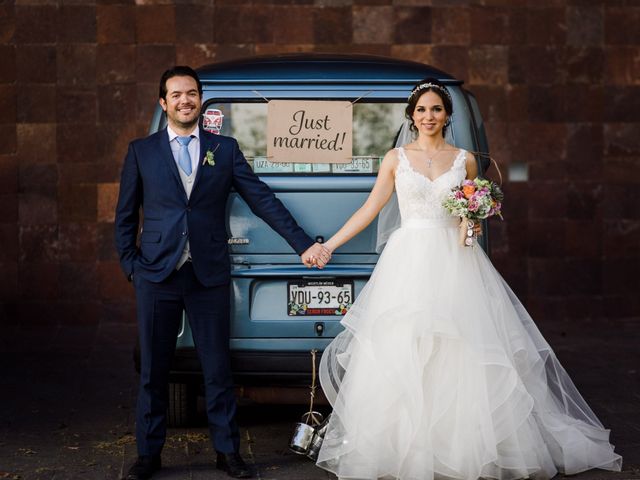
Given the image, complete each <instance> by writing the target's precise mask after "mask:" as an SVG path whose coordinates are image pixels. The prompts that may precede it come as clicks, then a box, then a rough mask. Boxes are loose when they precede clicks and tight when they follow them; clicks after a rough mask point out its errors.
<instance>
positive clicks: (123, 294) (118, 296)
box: [98, 262, 133, 300]
mask: <svg viewBox="0 0 640 480" xmlns="http://www.w3.org/2000/svg"><path fill="white" fill-rule="evenodd" d="M98 282H99V286H100V287H99V288H100V298H101V299H103V300H123V299H126V298H130V296H131V295H132V293H133V286H132V284H131V283H130V282H128V281H127V279H126V278H125V276H124V273H122V269H121V268H120V264H119V263H118V262H99V263H98Z"/></svg>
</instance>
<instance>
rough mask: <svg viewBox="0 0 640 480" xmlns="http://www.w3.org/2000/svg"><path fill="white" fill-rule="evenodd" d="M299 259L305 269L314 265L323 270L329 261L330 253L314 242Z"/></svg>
mask: <svg viewBox="0 0 640 480" xmlns="http://www.w3.org/2000/svg"><path fill="white" fill-rule="evenodd" d="M300 259H301V260H302V263H304V265H305V266H306V267H307V268H311V267H313V266H314V265H315V266H316V267H318V268H324V266H325V265H326V264H327V263H329V260H330V259H331V252H330V251H329V250H328V249H327V248H325V247H324V246H323V245H322V244H320V243H317V242H316V243H314V244H313V245H311V246H310V247H309V248H307V249H306V250H305V251H304V252H303V254H302V255H300Z"/></svg>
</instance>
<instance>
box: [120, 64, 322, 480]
mask: <svg viewBox="0 0 640 480" xmlns="http://www.w3.org/2000/svg"><path fill="white" fill-rule="evenodd" d="M159 102H160V105H161V107H162V109H163V110H164V111H165V113H166V115H167V120H168V127H167V128H166V129H164V130H161V131H159V132H157V133H155V134H153V135H151V136H149V137H147V138H143V139H139V140H135V141H133V142H131V144H130V145H129V151H128V152H127V156H126V157H125V160H124V165H123V168H122V177H121V181H120V194H119V197H118V205H117V207H116V218H115V238H116V247H117V249H118V253H119V255H120V264H121V266H122V269H123V270H124V273H125V275H126V276H127V278H128V279H129V280H132V281H133V283H134V286H135V290H136V303H137V316H138V329H139V335H140V351H141V358H140V360H141V371H140V390H139V393H138V405H137V415H136V441H137V446H138V459H137V460H136V462H135V463H134V464H133V466H132V467H131V469H130V470H129V472H128V475H127V476H126V477H125V478H126V479H128V480H136V479H146V478H150V477H151V476H152V475H153V474H154V473H155V472H156V471H157V470H159V469H160V452H161V451H162V447H163V445H164V442H165V436H166V410H167V403H168V374H169V367H170V364H171V359H172V357H173V353H174V349H175V345H176V337H177V334H178V328H179V326H180V320H181V318H182V311H183V309H184V310H186V312H187V317H188V319H189V323H190V325H191V330H192V332H193V337H194V342H195V345H196V349H197V352H198V356H199V358H200V363H201V365H202V371H203V374H204V381H205V396H206V410H207V417H208V423H209V430H210V435H211V440H212V441H213V444H214V447H215V449H216V452H217V467H218V468H219V469H221V470H224V471H226V472H227V474H228V475H230V476H231V477H235V478H247V477H250V476H251V474H250V471H249V469H248V468H247V466H246V465H245V463H244V461H243V460H242V457H240V455H239V453H238V451H239V443H240V438H239V433H238V427H237V425H236V422H235V413H236V401H235V396H234V391H233V381H232V377H231V370H230V365H229V304H230V302H229V299H230V291H229V282H230V274H229V270H230V264H229V256H228V251H227V231H226V228H225V210H226V202H227V196H228V195H229V191H230V190H231V188H234V189H235V190H236V191H237V192H238V193H239V194H240V195H241V196H242V198H243V199H244V200H245V201H246V202H247V204H248V205H249V206H250V207H251V210H252V211H253V212H254V213H255V214H256V215H258V216H259V217H260V218H262V219H263V220H264V221H265V222H266V223H268V224H269V225H270V226H271V228H273V229H274V230H275V231H276V232H278V233H279V234H280V235H282V237H284V239H285V240H286V241H287V242H288V243H289V245H291V247H292V248H293V249H294V250H295V251H296V252H297V253H298V254H299V255H300V256H301V258H302V261H303V263H304V264H305V265H306V266H307V267H310V266H312V265H324V263H326V261H328V259H329V257H330V254H329V252H328V251H327V250H326V249H325V248H324V247H322V245H320V244H318V243H314V241H313V240H312V239H311V238H310V237H309V236H308V235H307V234H306V233H305V232H304V231H303V230H302V229H301V228H300V227H299V226H298V224H297V223H296V221H295V220H294V219H293V217H292V216H291V214H290V213H289V212H288V210H287V209H286V208H285V207H284V206H283V205H282V203H281V202H280V201H279V200H278V199H277V198H276V197H275V196H274V194H273V193H272V192H271V190H270V189H269V187H268V186H267V185H266V184H264V183H263V182H262V181H260V180H259V179H258V177H257V176H256V175H255V174H254V173H253V171H252V170H251V168H250V166H249V165H248V164H247V162H246V160H245V158H244V157H243V155H242V153H241V152H240V149H239V147H238V143H237V142H236V140H235V139H233V138H230V137H225V136H222V135H213V134H211V133H208V132H206V131H204V130H203V129H201V128H199V127H198V118H199V116H200V110H201V107H202V85H201V83H200V80H199V79H198V76H197V74H196V72H195V71H194V70H192V69H191V68H189V67H183V66H177V67H174V68H172V69H170V70H167V71H166V72H164V74H163V75H162V78H161V79H160V98H159ZM141 207H142V210H143V213H144V216H143V217H144V218H143V220H142V225H140V216H139V210H140V208H141ZM140 227H141V228H140ZM138 231H140V242H139V244H136V239H137V236H138Z"/></svg>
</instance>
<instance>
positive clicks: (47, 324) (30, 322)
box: [17, 300, 60, 329]
mask: <svg viewBox="0 0 640 480" xmlns="http://www.w3.org/2000/svg"><path fill="white" fill-rule="evenodd" d="M59 313H60V310H59V307H58V303H57V302H55V303H54V302H51V301H49V300H28V301H23V302H20V303H18V308H17V315H18V322H19V323H20V325H22V326H25V327H30V328H32V327H36V326H37V327H38V328H39V329H42V328H52V329H53V328H57V325H58V323H59Z"/></svg>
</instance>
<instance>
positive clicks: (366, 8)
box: [0, 0, 640, 326]
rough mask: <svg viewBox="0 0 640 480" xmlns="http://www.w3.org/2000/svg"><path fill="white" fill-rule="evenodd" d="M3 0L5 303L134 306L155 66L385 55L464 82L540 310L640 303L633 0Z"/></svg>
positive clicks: (0, 177)
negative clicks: (122, 200) (123, 251)
mask: <svg viewBox="0 0 640 480" xmlns="http://www.w3.org/2000/svg"><path fill="white" fill-rule="evenodd" d="M175 3H176V4H177V5H174V3H173V2H170V1H167V0H157V1H156V0H137V1H136V2H134V1H118V0H98V1H91V0H87V1H83V0H58V1H56V0H17V1H15V2H8V1H5V2H0V139H1V141H0V245H1V247H0V272H2V274H1V275H2V281H0V318H1V319H2V322H3V323H5V324H9V325H14V326H17V325H21V326H44V325H49V326H60V325H62V326H64V325H66V324H83V325H84V324H86V325H92V326H95V325H99V324H100V323H101V322H114V321H115V322H133V321H134V318H135V312H134V306H133V305H134V304H133V294H132V289H131V287H130V285H129V284H127V282H126V281H124V279H123V276H122V274H121V272H120V269H119V265H118V262H117V257H116V254H115V251H114V247H113V233H112V232H113V216H114V214H113V212H114V205H115V199H116V196H117V190H118V178H119V169H120V166H121V163H122V159H123V156H124V154H125V152H126V146H127V143H128V141H129V140H130V139H132V138H134V137H136V136H142V135H145V133H146V129H147V124H148V122H149V120H150V117H151V112H152V109H153V107H154V105H155V101H156V95H157V93H156V92H157V90H156V89H157V81H158V78H159V75H160V73H161V72H162V71H163V70H164V69H165V68H167V67H168V66H171V65H172V64H175V63H178V64H185V63H186V64H191V65H193V66H200V65H203V64H206V63H213V62H219V61H223V60H228V59H232V58H240V57H246V56H251V55H259V54H273V53H281V52H306V51H320V52H340V53H350V52H351V53H371V54H378V55H386V56H392V57H396V58H404V59H411V60H416V61H420V62H425V63H430V64H432V65H434V66H436V67H438V68H440V69H442V70H445V71H448V72H450V73H452V74H453V75H455V76H457V77H459V78H461V79H464V80H465V82H466V84H467V87H468V88H469V89H470V90H471V91H472V92H474V93H475V94H476V96H477V98H478V101H479V103H480V105H481V109H482V112H483V115H484V118H485V119H486V124H487V129H488V133H489V140H490V144H491V147H492V152H493V154H494V156H495V157H496V158H497V159H498V160H499V161H500V162H501V165H502V169H503V171H506V170H507V169H508V166H509V164H510V163H511V162H525V163H526V164H527V165H528V167H529V173H530V176H529V181H528V182H526V183H507V184H506V185H505V190H506V194H507V203H506V208H505V217H506V220H505V221H504V222H499V221H494V222H492V225H491V231H490V234H491V239H492V243H493V249H492V255H493V259H494V262H495V264H496V266H497V267H498V269H499V270H500V271H501V272H502V273H503V275H504V276H505V278H506V279H507V281H508V282H509V283H510V284H511V285H512V287H513V288H514V290H515V291H516V293H517V294H518V295H519V296H520V297H521V298H522V299H523V301H524V303H525V304H526V306H527V307H528V308H529V309H530V311H531V312H532V314H533V315H534V317H535V318H536V319H537V320H538V321H540V322H544V321H545V320H550V321H558V320H575V321H585V320H589V319H601V318H604V317H607V318H612V319H618V318H619V319H640V300H639V296H638V286H637V285H638V282H637V280H636V274H637V272H638V271H640V238H639V236H640V208H638V206H637V204H636V202H635V198H634V197H633V192H635V191H636V189H637V187H638V184H639V183H640V28H638V25H640V7H639V6H637V5H638V3H637V2H634V1H632V0H629V1H623V0H611V1H596V0H565V1H562V0H528V1H527V0H484V1H480V0H479V1H464V0H440V1H437V0H432V1H428V0H427V1H418V0H393V1H391V0H378V1H376V0H368V1H367V0H315V1H314V0H307V1H297V2H294V1H266V0H265V1H255V2H248V1H238V0H192V1H189V0H183V1H177V2H175Z"/></svg>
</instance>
